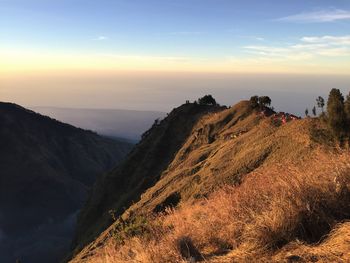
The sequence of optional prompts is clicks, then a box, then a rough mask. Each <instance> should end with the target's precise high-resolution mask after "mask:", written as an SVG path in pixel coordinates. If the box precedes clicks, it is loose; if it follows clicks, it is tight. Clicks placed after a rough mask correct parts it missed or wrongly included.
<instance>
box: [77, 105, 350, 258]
mask: <svg viewBox="0 0 350 263" xmlns="http://www.w3.org/2000/svg"><path fill="white" fill-rule="evenodd" d="M193 107H195V106H193ZM323 128H324V127H323V124H322V123H321V122H320V121H319V120H318V119H311V118H309V119H296V120H291V121H290V122H287V123H286V124H283V123H282V122H281V119H280V117H279V115H275V114H274V112H272V111H269V112H265V114H264V113H262V112H259V111H256V110H253V109H252V108H251V106H250V103H249V102H247V101H242V102H240V103H238V104H237V105H235V106H233V107H231V108H229V109H221V110H220V111H215V112H209V113H207V114H205V115H203V116H202V117H201V118H199V119H198V120H197V122H196V123H195V124H194V125H193V126H191V127H190V129H191V133H189V134H188V136H187V138H185V139H184V141H183V143H182V144H181V147H179V148H178V150H177V151H176V152H174V155H173V158H172V160H169V162H167V163H165V164H166V165H165V164H164V166H163V169H162V170H161V171H160V175H159V176H158V177H156V178H158V180H157V181H153V185H152V186H151V187H149V188H148V189H147V190H145V191H144V192H143V193H142V195H140V197H139V200H138V199H135V200H134V201H135V203H134V204H132V205H131V206H130V207H129V208H128V209H127V210H126V211H125V212H123V211H122V210H121V209H119V208H118V207H120V206H125V207H128V203H124V202H123V194H121V195H119V198H118V197H115V198H116V200H118V201H119V202H120V203H117V202H115V203H114V204H113V202H111V203H110V204H111V205H110V206H109V207H108V209H110V210H112V209H113V210H114V214H112V215H111V216H110V218H112V217H113V216H114V217H115V218H118V217H119V216H121V218H120V219H119V220H117V221H116V222H115V223H114V224H112V225H111V226H110V227H109V228H108V229H107V230H106V231H104V232H102V234H101V235H100V236H99V237H98V238H97V239H96V240H95V241H94V242H93V243H91V244H90V245H88V246H86V247H85V248H84V249H83V251H82V252H81V253H80V254H78V255H77V256H76V257H75V258H74V260H73V261H72V262H99V261H98V260H99V256H98V255H101V253H102V256H103V257H105V258H106V257H107V258H109V261H107V262H183V260H186V259H187V260H189V259H190V258H192V259H193V260H196V261H197V260H198V261H200V260H203V259H206V260H212V261H213V262H224V260H226V262H232V260H233V259H234V258H235V257H236V256H237V254H236V255H235V256H233V257H230V256H228V254H229V253H230V252H232V251H233V252H235V253H238V252H237V251H235V250H234V248H236V247H238V246H239V245H241V244H242V247H247V248H248V247H249V249H251V250H249V249H247V250H240V252H242V253H243V254H240V255H239V256H240V259H241V260H238V262H240V261H247V262H250V261H251V260H252V258H254V254H253V253H250V252H249V251H254V249H256V251H260V250H259V249H262V247H264V246H267V247H265V248H272V247H281V245H284V244H287V243H289V242H292V241H293V240H297V238H298V237H300V236H302V237H303V238H304V239H305V240H306V241H310V240H311V241H312V242H314V241H318V240H319V239H320V238H321V236H322V235H324V234H326V233H328V232H329V227H330V226H331V227H332V226H334V225H335V224H336V223H337V222H340V221H341V220H343V219H344V218H348V215H349V214H350V213H348V212H350V210H349V207H348V206H347V205H345V204H346V203H347V202H346V200H347V201H350V199H339V200H338V199H337V195H334V194H333V193H334V191H333V192H332V191H331V190H330V189H331V188H332V187H335V185H331V184H332V182H333V179H334V176H333V177H332V176H330V177H328V178H327V179H325V175H327V174H330V173H331V172H332V170H334V171H340V170H343V169H345V168H346V167H348V165H349V163H350V160H349V155H348V154H342V155H340V154H337V153H336V149H334V148H333V147H332V146H331V145H329V146H326V145H322V144H319V143H317V142H316V141H317V140H315V138H314V135H313V134H314V131H315V129H323ZM152 134H155V133H154V132H152V131H150V135H149V136H152ZM155 138H156V137H155ZM171 138H172V137H169V138H168V139H169V140H171ZM141 143H143V142H141ZM136 149H137V148H136ZM340 156H342V157H340ZM152 157H153V158H157V160H158V162H159V160H163V159H162V158H161V157H156V156H149V157H148V158H152ZM341 158H342V159H341ZM338 159H339V162H338V164H339V167H338V166H337V165H338V164H337V160H338ZM320 160H325V161H328V162H329V164H328V166H325V167H323V166H322V165H320V164H321V163H322V161H320ZM331 160H332V161H331ZM340 160H343V161H342V162H341V161H340ZM324 163H325V164H326V162H324ZM146 164H148V163H146ZM123 165H124V166H126V167H128V166H133V167H135V165H136V164H135V163H128V161H126V162H125V163H124V164H123ZM136 167H137V169H140V170H141V171H143V169H144V163H141V162H140V163H138V164H137V165H136ZM146 167H147V166H146ZM344 167H345V168H344ZM296 171H297V172H296ZM313 172H314V173H315V174H313V176H311V175H310V176H309V174H312V173H313ZM346 174H347V173H346ZM123 175H124V176H127V173H125V174H122V173H117V172H112V173H111V174H109V177H110V178H113V179H111V180H114V181H115V182H120V181H118V180H120V179H119V178H120V177H122V176H123ZM294 175H295V180H297V181H292V178H293V176H294ZM140 176H141V177H139V180H142V178H143V177H142V174H141V175H140ZM303 176H305V178H303ZM254 178H255V179H254ZM307 178H310V180H306V179H307ZM318 179H319V182H318ZM321 179H322V180H321ZM343 181H344V180H343ZM315 182H317V184H315ZM333 184H334V183H333ZM121 185H122V184H121ZM228 186H229V187H232V188H229V190H228V191H224V190H220V189H222V188H223V187H228ZM99 187H100V188H99V191H100V192H104V191H106V189H107V188H106V187H103V186H101V185H100V186H99ZM109 187H110V188H109V189H108V190H107V192H111V191H113V188H114V189H116V188H118V187H120V185H119V184H109ZM314 188H315V189H314ZM144 189H145V188H144ZM238 189H241V190H238ZM306 189H310V191H311V192H312V193H315V195H313V194H311V195H306V194H305V190H306ZM320 189H324V190H322V191H323V192H322V191H321V190H320ZM344 189H345V188H344ZM220 191H221V192H220ZM222 191H224V192H222ZM213 193H216V194H213ZM294 194H295V196H294V197H295V202H296V203H297V205H294V204H289V203H288V200H293V198H292V196H293V195H294ZM303 195H306V197H305V196H303ZM228 197H229V198H231V197H232V198H233V199H232V200H236V202H237V203H231V202H230V200H228V199H227V198H228ZM207 198H209V199H207ZM327 198H329V199H330V200H331V201H330V202H329V203H324V204H325V207H324V208H323V209H324V210H321V211H318V212H320V214H322V213H323V214H325V215H324V217H323V218H322V217H320V215H319V214H317V213H318V212H317V213H315V216H316V217H317V216H319V218H322V220H324V221H322V222H321V223H320V224H321V225H324V224H325V222H327V223H328V228H327V227H322V226H321V227H320V228H319V229H318V228H317V227H315V228H314V230H313V229H311V230H310V231H311V234H305V233H302V234H300V233H299V232H300V231H299V230H298V229H299V228H298V227H300V226H301V227H305V228H306V230H305V231H306V232H307V231H309V229H307V228H308V227H310V224H309V223H307V222H309V221H308V220H311V222H312V220H313V219H312V217H313V216H314V215H313V214H312V213H311V215H310V218H307V217H305V216H302V215H305V211H304V210H302V209H301V208H300V207H305V206H306V205H307V204H308V203H309V205H312V204H314V203H315V207H319V206H320V200H325V199H327ZM341 198H343V197H341ZM345 198H346V197H345ZM93 199H94V195H92V197H91V199H90V202H89V204H90V206H91V204H92V200H93ZM299 199H300V200H299ZM105 200H106V199H105ZM274 200H276V201H275V203H274V202H273V201H274ZM337 200H338V201H339V202H338V201H337ZM344 200H345V201H344ZM203 202H204V204H203ZM206 202H209V203H208V204H206ZM221 202H223V204H222V205H221V204H220V203H221ZM225 202H226V203H225ZM240 202H242V204H246V205H244V206H243V205H242V206H240V205H239V203H240ZM283 202H285V205H286V207H290V208H291V213H294V212H295V213H294V214H292V215H289V214H288V210H283V209H284V204H283ZM321 203H322V202H321ZM89 204H88V205H89ZM116 204H117V205H116ZM225 204H226V205H225ZM203 205H204V207H203ZM272 205H275V209H276V210H273V209H272V208H271V206H272ZM278 205H279V206H280V207H279V206H278ZM101 206H103V204H102V203H94V208H95V209H98V208H100V207H101ZM215 206H217V207H218V208H219V209H218V208H216V209H215ZM331 206H334V210H336V211H341V210H343V211H342V213H340V214H339V213H337V212H334V211H333V210H332V209H330V207H331ZM169 207H179V208H180V209H179V210H178V211H175V212H170V215H167V213H169V211H167V213H165V214H164V211H166V209H167V208H169ZM116 208H117V209H116ZM277 208H278V209H280V210H281V209H282V210H281V211H277V210H278V209H277ZM88 209H89V208H88V207H85V209H84V210H85V211H87V210H88ZM271 209H272V210H271ZM293 209H294V210H293ZM309 209H310V208H309ZM315 209H316V208H315ZM269 210H271V211H274V212H276V211H277V213H276V215H274V214H268V213H267V212H268V211H269ZM326 211H328V212H326ZM157 213H160V214H158V216H157ZM232 213H233V214H232ZM327 213H328V214H327ZM155 215H156V216H155ZM262 215H266V218H267V219H269V220H270V219H271V220H273V219H272V218H273V217H275V218H276V220H278V219H280V218H284V217H286V218H292V219H291V222H288V220H287V221H285V222H284V221H283V220H281V222H280V224H281V225H280V226H278V225H276V224H277V222H276V224H270V223H271V222H272V221H271V220H270V221H266V222H264V221H263V220H265V217H264V216H262ZM84 216H86V214H84V213H82V214H81V219H80V220H81V222H82V221H83V220H84ZM106 216H107V214H106ZM293 216H294V217H295V219H294V218H293ZM271 217H272V218H271ZM259 218H260V219H261V220H262V221H261V222H260V223H259V224H262V225H261V226H260V225H258V227H261V228H264V226H263V225H264V224H266V229H270V227H277V228H278V227H280V229H277V230H276V235H281V238H280V237H278V238H276V239H274V237H271V239H268V238H267V236H266V235H267V233H268V230H267V232H261V234H264V235H265V236H266V240H267V241H266V240H263V241H261V242H260V241H259V238H260V237H257V236H254V235H255V234H256V233H257V232H256V231H257V230H256V226H257V223H256V220H258V219H259ZM298 220H300V221H298ZM303 220H306V223H305V222H304V221H303ZM97 221H98V220H97ZM93 222H94V221H93V220H92V221H91V224H93ZM95 222H96V221H95ZM235 222H236V223H235ZM252 222H254V223H252ZM284 224H286V225H284ZM231 225H232V226H231ZM242 227H244V229H242ZM245 227H250V229H251V231H253V232H249V231H250V230H249V229H245ZM317 229H318V230H319V232H320V233H319V235H317V234H313V231H317ZM246 230H247V231H248V230H249V231H248V232H247V233H250V234H249V235H248V234H245V232H244V231H246ZM284 230H285V233H284V232H283V231H284ZM96 231H97V232H96V233H98V231H100V230H97V229H96ZM254 231H255V232H254ZM271 231H272V230H271ZM273 231H275V230H273ZM293 231H295V232H298V231H299V232H298V233H299V234H300V235H299V234H295V232H293ZM327 231H328V232H327ZM96 233H95V234H96ZM142 233H143V234H144V235H141V238H140V237H138V236H139V235H140V234H142ZM134 236H136V237H134ZM111 237H114V238H111ZM254 238H256V240H258V241H257V242H256V244H258V245H256V246H255V245H254V246H251V247H250V245H251V243H249V242H248V241H247V242H248V243H247V242H246V241H245V239H246V240H250V241H251V240H253V239H254ZM113 240H114V242H115V241H117V247H115V246H114V245H107V249H109V250H110V251H109V252H110V253H109V252H108V251H107V252H108V253H107V252H106V253H107V254H106V253H105V252H104V251H105V250H103V249H101V246H102V247H104V246H106V244H111V243H112V244H113V242H112V241H113ZM186 240H187V241H186ZM276 240H277V241H276ZM120 241H121V244H120V243H118V242H120ZM274 241H276V244H277V245H276V244H275V245H274V244H273V242H274ZM311 241H310V242H311ZM259 242H260V243H259ZM264 242H265V243H264ZM83 243H84V242H83ZM254 244H255V243H254ZM271 244H272V245H271ZM270 246H271V247H270ZM111 248H112V249H111ZM185 248H186V249H185ZM184 250H185V252H184ZM262 250H263V249H262ZM262 250H261V251H262ZM113 251H114V252H113ZM186 251H187V252H186ZM233 252H232V253H233ZM248 252H249V253H248ZM244 253H246V254H244ZM264 253H265V252H264ZM95 254H96V255H97V257H96V256H94V255H95ZM221 254H223V255H224V256H223V257H219V258H218V259H216V257H218V256H219V255H221ZM244 255H247V257H245V256H244ZM249 256H251V257H252V258H249ZM225 257H226V258H225ZM215 260H217V261H215ZM249 260H250V261H249ZM266 261H267V262H268V261H269V259H266ZM101 262H102V261H101ZM234 262H235V261H234Z"/></svg>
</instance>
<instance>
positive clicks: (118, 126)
mask: <svg viewBox="0 0 350 263" xmlns="http://www.w3.org/2000/svg"><path fill="white" fill-rule="evenodd" d="M32 109H33V110H35V111H37V112H39V113H41V114H43V115H47V116H50V117H51V118H55V119H57V120H60V121H63V122H65V123H69V124H72V125H74V126H76V127H80V128H84V129H89V130H92V131H95V132H97V133H99V134H101V135H106V136H110V137H116V138H126V139H128V140H131V141H138V140H139V139H140V138H141V134H142V133H144V132H145V131H146V130H148V129H149V128H150V127H151V126H152V124H153V123H154V121H155V120H156V119H159V118H163V117H165V115H166V114H165V113H164V112H158V111H136V110H120V109H72V108H56V107H32Z"/></svg>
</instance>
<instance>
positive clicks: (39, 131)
mask: <svg viewBox="0 0 350 263" xmlns="http://www.w3.org/2000/svg"><path fill="white" fill-rule="evenodd" d="M130 148H131V145H130V144H128V143H124V142H118V141H114V140H110V139H106V138H103V137H100V136H98V135H97V134H95V133H92V132H89V131H85V130H82V129H78V128H75V127H73V126H70V125H67V124H63V123H60V122H58V121H56V120H53V119H50V118H48V117H45V116H42V115H39V114H36V113H34V112H32V111H29V110H27V109H25V108H22V107H20V106H18V105H15V104H10V103H0V160H1V161H0V241H1V243H0V254H1V262H4V263H6V262H11V263H12V262H14V261H15V259H16V258H22V259H23V260H24V262H29V263H30V262H36V263H38V262H55V261H57V260H58V259H59V257H62V254H63V253H65V250H66V249H67V246H68V245H69V239H70V238H71V233H72V227H73V224H74V221H75V215H76V213H77V211H78V209H80V208H81V206H82V205H83V202H84V201H85V200H86V196H87V192H88V190H89V188H90V187H91V185H92V184H93V183H94V181H95V179H96V176H97V175H99V174H101V173H103V172H105V171H108V170H109V169H111V168H112V167H114V166H115V165H116V164H117V163H118V162H119V161H120V160H121V159H122V158H123V157H124V156H125V155H126V153H127V152H128V151H129V150H130Z"/></svg>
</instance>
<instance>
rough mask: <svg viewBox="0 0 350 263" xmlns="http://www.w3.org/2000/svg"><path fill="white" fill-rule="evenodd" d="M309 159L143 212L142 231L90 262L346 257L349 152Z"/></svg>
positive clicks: (113, 243) (349, 249)
mask: <svg viewBox="0 0 350 263" xmlns="http://www.w3.org/2000/svg"><path fill="white" fill-rule="evenodd" d="M312 159H313V160H309V161H306V162H305V163H304V165H303V166H302V167H301V166H296V165H294V164H292V163H290V164H288V165H287V164H284V165H276V166H274V167H273V168H271V167H270V168H262V169H259V171H258V172H254V173H251V174H249V175H248V176H247V177H246V179H245V180H244V181H243V183H242V184H241V185H240V186H238V187H233V186H224V187H223V188H222V189H221V190H219V191H217V192H215V193H213V194H212V195H211V196H210V197H209V198H208V199H205V200H201V201H198V202H196V203H194V204H183V205H182V206H181V207H180V208H179V209H177V210H168V211H167V212H166V213H163V214H160V215H157V216H155V215H152V216H149V218H148V222H147V224H143V225H142V229H143V233H142V234H140V233H139V232H137V231H136V232H137V235H124V236H123V240H122V241H121V240H120V238H119V239H117V240H116V239H113V238H112V239H111V240H110V241H109V242H108V244H107V245H106V246H105V248H104V249H102V250H101V252H100V253H99V254H97V255H96V256H95V257H93V258H91V260H90V262H98V263H99V262H101V263H102V262H105V263H117V262H145V263H147V262H152V263H153V262H154V263H158V262H159V263H165V262H196V261H205V262H257V261H258V262H293V261H304V262H305V261H306V262H316V261H317V262H343V261H344V262H346V261H349V260H350V256H349V255H350V223H347V222H346V220H347V219H350V202H349V201H350V157H349V155H348V153H344V154H342V155H340V156H339V155H337V156H331V157H330V156H329V155H327V157H325V156H324V155H320V156H315V157H314V158H312ZM118 237H120V235H118Z"/></svg>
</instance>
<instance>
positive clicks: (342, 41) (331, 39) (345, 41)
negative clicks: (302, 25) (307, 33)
mask: <svg viewBox="0 0 350 263" xmlns="http://www.w3.org/2000/svg"><path fill="white" fill-rule="evenodd" d="M301 40H302V41H303V42H306V43H328V44H332V45H350V35H348V36H322V37H303V38H302V39H301Z"/></svg>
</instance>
